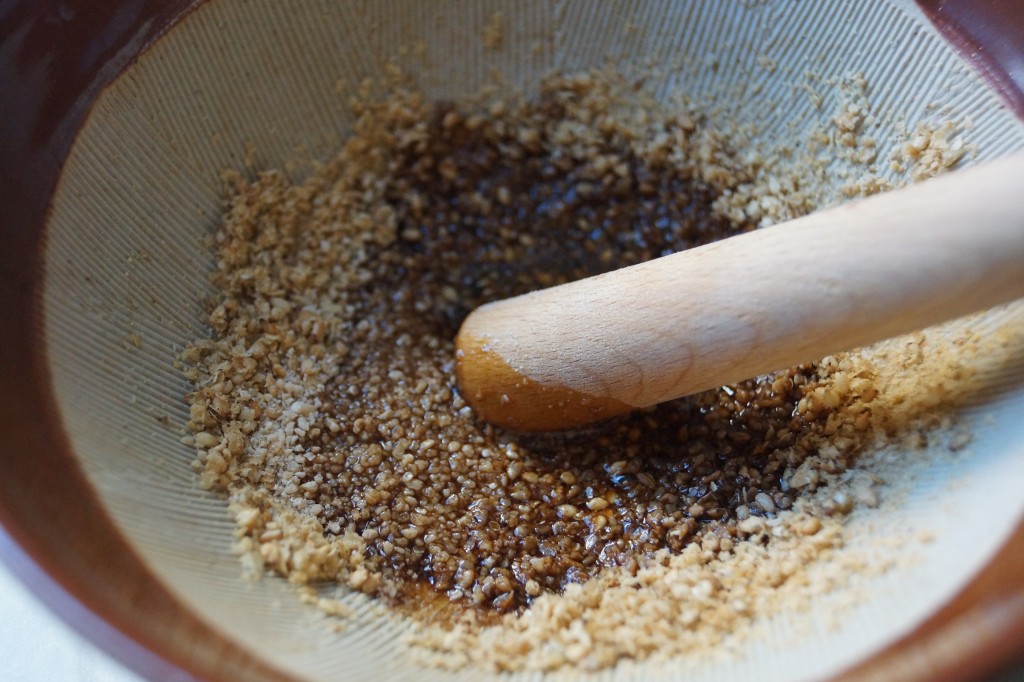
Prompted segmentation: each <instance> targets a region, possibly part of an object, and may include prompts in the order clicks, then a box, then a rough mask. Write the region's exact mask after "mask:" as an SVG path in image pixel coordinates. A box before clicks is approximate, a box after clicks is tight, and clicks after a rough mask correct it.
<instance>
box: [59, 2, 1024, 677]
mask: <svg viewBox="0 0 1024 682" xmlns="http://www.w3.org/2000/svg"><path fill="white" fill-rule="evenodd" d="M496 11H500V12H501V13H502V15H503V23H504V41H503V45H502V47H501V48H500V49H498V50H487V49H485V47H484V45H483V41H482V40H481V34H482V30H483V27H484V25H485V24H486V23H487V21H488V20H490V18H491V17H492V16H493V14H494V12H496ZM419 44H422V49H409V48H412V47H414V46H416V45H419ZM766 58H767V59H770V60H771V61H773V62H774V63H775V64H776V65H777V66H776V68H774V69H766V68H764V66H763V64H764V62H765V59H766ZM389 60H390V61H394V62H395V63H397V64H399V65H401V67H402V68H403V69H404V70H405V71H407V72H409V73H411V74H415V75H416V76H417V77H418V82H419V84H420V86H421V87H422V88H423V89H424V91H425V93H426V94H427V95H428V96H430V97H436V98H458V97H462V96H467V95H471V94H475V93H477V92H478V91H479V90H480V89H481V88H482V87H484V86H487V85H489V84H492V83H493V82H495V80H494V79H495V74H500V75H501V76H502V77H503V78H504V79H505V81H506V82H507V83H509V84H511V85H512V86H516V87H521V88H522V90H523V92H524V93H526V94H529V93H530V91H531V89H533V88H535V87H536V86H537V84H538V79H539V77H540V76H541V75H543V74H545V73H548V72H550V71H553V70H570V71H571V70H577V69H581V68H586V67H593V66H598V65H603V64H606V63H608V62H609V60H611V61H613V62H615V63H620V64H638V65H639V64H643V63H653V64H657V65H659V66H660V67H661V68H660V69H659V72H658V76H657V79H659V80H658V82H656V83H655V86H656V90H657V92H658V93H659V94H660V95H661V96H663V97H665V98H666V99H668V98H671V97H673V96H676V95H679V94H684V95H686V96H687V97H688V98H689V99H690V100H691V101H692V102H694V103H695V105H697V106H698V107H704V108H708V109H714V110H716V112H717V115H719V116H723V115H726V116H730V117H732V118H734V119H735V120H736V121H737V122H741V123H742V122H748V123H751V124H756V129H757V134H758V135H759V136H760V139H763V140H772V139H787V140H798V139H800V136H801V135H803V134H805V133H806V131H807V130H809V129H810V128H811V126H813V125H816V124H818V123H820V122H821V121H822V120H824V119H826V118H827V117H828V116H829V111H830V109H829V107H828V106H824V107H816V106H815V104H814V102H813V101H812V99H811V98H810V97H808V96H807V94H806V93H805V92H804V90H802V89H801V88H800V87H799V84H800V83H802V82H805V81H806V79H807V78H817V82H822V83H824V82H826V81H828V79H830V78H835V77H840V76H844V75H847V74H848V73H851V72H853V71H859V72H862V73H863V74H864V75H865V76H866V78H867V79H868V82H869V83H870V101H871V107H872V112H873V113H874V114H876V116H877V118H878V123H877V124H876V127H877V129H878V130H885V129H892V128H893V126H898V125H900V124H907V125H911V127H912V124H913V123H914V122H915V121H917V120H920V119H923V118H926V117H930V118H932V119H934V118H935V117H936V115H937V113H943V112H944V113H945V115H947V116H948V117H949V118H952V119H956V120H959V121H967V122H969V131H968V133H969V135H968V138H969V140H970V142H971V143H973V144H974V145H976V147H977V150H978V152H977V154H975V155H974V156H973V157H972V159H971V161H972V162H974V161H978V160H982V159H984V158H990V157H995V156H999V155H1001V154H1005V153H1007V152H1009V151H1011V150H1013V149H1017V148H1021V147H1024V132H1022V129H1021V126H1020V124H1019V123H1018V122H1017V121H1016V120H1015V119H1014V118H1013V117H1012V115H1011V114H1010V113H1009V112H1008V111H1007V110H1006V109H1005V108H1004V107H1003V106H1002V104H1001V103H1000V101H999V100H998V99H997V98H996V97H995V96H994V95H993V94H991V93H989V92H988V91H987V90H986V89H985V87H984V86H983V85H982V84H981V82H980V81H979V79H978V78H977V77H976V76H975V74H974V73H973V72H971V71H970V70H969V68H968V67H967V66H965V65H964V64H962V63H961V62H960V61H959V59H958V58H957V57H956V56H955V55H954V54H953V52H952V51H951V50H950V48H949V47H948V46H946V45H945V44H944V43H943V42H942V41H941V39H940V38H939V37H938V36H937V34H936V33H935V32H934V30H933V29H932V28H931V27H930V25H928V24H927V22H926V21H925V19H924V18H923V17H922V16H921V15H920V13H919V12H918V11H917V10H916V8H915V7H914V6H913V5H912V3H909V2H898V1H896V2H885V1H875V2H870V3H849V2H843V1H841V0H835V1H822V2H803V3H797V2H744V3H721V2H713V3H712V2H700V1H699V0H692V1H683V2H636V3H593V2H569V1H564V0H563V1H560V2H520V3H502V2H497V1H489V0H479V1H477V0H465V1H460V2H447V3H422V2H414V1H411V0H409V1H393V0H379V1H376V2H331V1H328V0H316V1H314V0H309V1H304V2H297V1H296V2H280V1H279V0H217V1H215V2H210V3H208V4H207V5H205V6H203V7H202V8H200V9H199V10H197V11H195V12H194V13H193V14H192V15H190V16H189V17H188V18H187V19H186V20H184V21H183V22H182V23H181V24H180V25H179V26H177V27H176V28H175V29H173V30H172V31H171V32H169V33H168V34H167V35H166V36H165V37H164V38H163V39H162V40H161V41H159V43H158V44H157V45H155V46H154V47H153V48H152V49H151V50H149V51H148V52H147V53H146V54H145V55H144V56H143V57H142V58H141V59H140V60H139V62H138V63H137V64H135V65H134V66H132V67H131V68H130V69H129V70H128V71H127V72H126V73H125V74H124V75H123V76H122V77H121V78H120V79H119V80H117V81H116V82H115V83H114V85H113V86H112V87H110V88H109V89H108V91H107V92H106V93H105V94H104V95H103V96H102V97H101V99H100V100H99V102H98V103H97V104H96V106H95V108H94V110H93V112H92V114H91V116H90V118H89V120H88V123H87V125H86V126H85V128H84V129H83V131H82V133H81V135H80V136H79V138H78V141H77V143H76V145H75V148H74V150H73V153H72V154H71V156H70V158H69V160H68V162H67V165H66V168H65V171H64V173H63V177H62V180H61V183H60V187H59V190H58V192H57V195H56V197H55V199H54V204H53V211H52V218H51V221H50V224H49V227H48V246H47V251H46V289H45V307H46V311H45V319H46V330H47V343H48V352H49V358H50V363H51V370H52V375H53V380H54V388H55V391H56V395H57V398H58V401H59V407H60V410H61V413H62V415H63V419H64V424H65V428H66V429H67V432H68V435H69V437H70V440H71V442H72V444H73V447H74V449H75V451H76V453H77V455H78V457H79V458H80V459H81V462H82V465H83V467H84V469H85V471H86V473H87V475H88V477H89V478H90V480H91V481H92V483H93V484H94V485H95V488H96V490H97V491H98V494H99V495H100V497H101V498H102V500H103V501H104V503H105V504H106V505H107V506H108V508H109V510H110V514H111V515H112V517H113V518H114V519H115V520H116V522H117V523H118V524H119V525H120V526H121V527H122V528H123V531H124V533H125V535H126V536H127V537H128V538H129V539H130V540H131V542H132V543H133V544H134V545H135V546H136V547H137V549H138V552H139V553H140V555H141V556H142V557H143V558H144V559H145V561H147V562H148V563H149V564H150V565H151V566H152V567H153V569H154V571H155V572H156V573H157V574H158V575H159V576H161V578H162V579H163V580H165V581H166V583H167V584H168V585H169V586H170V588H171V589H172V590H173V591H174V592H175V593H177V594H178V595H179V596H180V597H181V599H183V600H184V601H185V602H186V603H187V604H189V605H190V606H191V607H192V608H194V609H195V611H196V612H197V613H199V614H201V615H202V617H204V618H205V619H207V620H209V621H210V622H211V623H212V624H214V625H215V626H217V627H218V628H220V629H221V630H222V631H223V632H224V633H225V634H226V636H230V637H232V638H234V639H235V640H237V641H238V642H240V643H242V644H243V645H245V646H246V647H248V648H249V649H250V650H251V651H252V652H253V655H254V656H261V657H264V658H266V659H267V660H269V661H272V662H274V663H276V664H277V665H278V666H280V667H281V668H283V669H286V670H290V671H293V672H294V674H295V675H296V676H297V677H299V678H302V679H311V680H312V679H318V680H330V679H371V678H372V679H381V678H384V679H389V678H395V679H398V678H403V677H408V676H409V675H412V674H415V675H416V678H417V679H425V680H427V679H449V677H450V676H449V675H448V674H446V673H442V672H439V671H432V670H413V664H412V663H411V662H410V660H409V658H408V657H407V655H406V652H405V646H404V645H403V643H402V640H401V637H400V635H401V633H402V632H403V631H404V629H405V628H406V625H405V624H404V623H403V622H402V621H401V619H387V618H381V617H379V616H375V615H372V614H370V613H368V612H367V609H368V608H369V604H368V603H366V602H365V600H364V601H360V600H359V599H357V598H356V597H352V603H353V604H354V605H355V606H356V607H357V609H358V610H359V612H360V614H362V615H360V616H359V617H358V618H356V619H355V620H354V621H353V622H351V623H350V624H348V625H346V627H345V628H344V630H343V631H341V632H340V633H339V632H333V631H332V630H331V629H330V628H329V627H328V624H327V621H326V620H325V619H324V617H323V616H321V615H318V614H317V613H316V612H315V611H313V610H312V609H310V608H309V607H306V606H303V605H301V604H300V603H299V602H298V600H297V599H296V598H295V596H294V593H293V591H292V590H291V589H290V588H289V587H288V586H287V585H286V584H284V583H283V581H281V580H277V579H270V578H268V579H265V580H262V581H260V582H259V583H257V584H248V583H246V582H244V581H243V580H242V579H241V577H240V576H241V568H240V566H239V563H238V560H237V559H236V558H235V557H234V556H233V555H232V554H231V543H232V522H231V520H230V519H229V518H228V516H227V514H226V505H225V502H224V501H223V500H221V499H219V498H218V497H217V496H215V495H212V494H209V493H205V492H202V491H200V490H199V489H198V488H197V486H196V481H195V478H194V474H193V472H192V470H191V468H190V462H191V460H192V458H193V456H194V453H193V452H192V451H191V449H190V448H188V447H186V446H185V445H183V444H181V442H180V440H179V439H180V438H181V436H182V435H184V431H183V425H184V423H185V421H186V418H187V408H186V404H185V402H184V400H183V396H184V394H185V393H186V392H187V391H188V390H189V386H188V384H187V382H186V381H185V379H184V378H183V376H182V373H181V371H180V369H178V368H176V367H175V358H176V355H177V354H178V353H180V352H181V350H182V349H183V348H184V344H185V343H186V342H187V341H189V340H192V339H195V338H198V337H201V336H203V335H204V334H205V333H206V332H205V331H204V317H205V308H204V300H205V299H206V297H207V296H208V295H210V294H211V291H210V287H209V284H208V274H209V271H210V269H211V267H212V264H213V261H212V256H211V254H210V253H209V252H208V251H206V250H204V249H203V248H202V247H201V242H202V240H203V238H204V237H206V236H208V235H209V234H211V232H212V231H213V230H214V229H215V227H216V225H217V223H218V219H219V213H220V210H221V208H222V203H221V202H222V196H221V184H220V181H219V180H218V175H219V173H220V172H221V171H222V170H223V169H226V168H241V167H243V166H244V165H245V164H246V163H247V162H248V163H249V164H250V166H251V167H255V168H269V167H280V166H282V165H284V164H285V163H286V162H287V161H289V160H291V159H294V158H296V157H297V156H302V155H303V154H305V155H307V156H310V157H312V158H317V157H320V158H323V157H325V156H327V155H329V154H331V153H332V151H333V150H334V149H335V148H336V145H337V143H338V141H339V140H340V139H342V138H343V136H344V135H345V133H346V130H347V129H348V127H349V126H350V124H351V115H350V113H349V110H348V106H347V101H346V96H345V95H342V94H340V91H347V92H351V91H352V89H353V87H354V86H355V85H356V84H358V83H359V81H360V80H362V79H364V78H367V77H370V78H374V77H379V76H382V75H383V74H384V72H385V64H386V63H387V62H388V61H389ZM821 90H822V92H823V93H824V95H825V97H827V98H828V97H835V96H836V94H835V92H834V90H835V89H834V88H830V87H829V86H826V85H822V86H821ZM879 143H880V147H881V149H882V151H883V153H885V152H886V150H888V149H889V148H890V147H891V146H892V145H893V144H895V143H896V141H895V139H886V138H881V139H879ZM247 157H248V158H247ZM294 172H295V173H296V174H297V175H301V173H302V169H301V168H296V169H295V170H294ZM837 182H838V181H837ZM1014 316H1016V317H1014ZM1014 320H1016V322H1014ZM1022 320H1024V317H1022V313H1021V309H1020V306H1017V307H1010V308H1008V309H1004V310H1002V311H1001V312H999V313H995V314H994V315H993V316H992V318H991V319H990V320H989V321H988V322H987V323H988V324H991V325H992V326H993V327H995V326H999V325H1005V324H1008V323H1009V324H1021V323H1022ZM991 371H992V372H993V375H996V374H997V375H998V377H999V379H998V383H999V384H1000V385H1001V386H1002V387H1004V388H1005V389H1006V390H1005V391H1004V392H1003V393H1002V394H1001V397H1000V398H999V399H998V400H995V401H994V402H987V403H985V404H984V405H981V406H979V407H978V408H977V409H978V410H984V411H985V413H986V414H988V415H990V418H989V419H988V420H987V422H986V424H987V426H986V427H985V428H984V429H983V430H981V431H980V432H979V433H978V436H977V438H976V440H975V441H974V443H973V444H972V447H971V454H970V456H965V457H962V458H960V459H959V460H957V461H956V462H955V463H950V464H948V465H944V466H940V467H934V468H924V467H918V468H917V469H915V470H912V471H910V472H908V475H909V476H916V477H917V478H916V479H914V480H915V483H914V485H913V486H912V490H911V491H910V493H909V494H908V496H907V499H906V502H905V509H904V510H903V512H902V513H901V514H900V515H899V518H884V517H879V518H873V519H868V520H867V521H865V523H869V524H874V525H875V526H876V530H877V533H878V534H886V533H888V534H890V535H892V536H893V537H894V538H899V537H911V536H912V535H913V534H914V533H916V532H918V530H920V529H923V528H929V529H935V528H938V529H941V533H939V534H938V535H937V536H936V539H935V541H934V542H932V543H930V544H929V545H927V546H926V547H925V548H924V550H923V551H922V554H921V556H920V559H921V560H919V561H916V562H914V563H912V564H910V565H908V566H906V567H905V568H903V569H901V570H899V571H896V572H894V573H892V574H890V575H888V576H887V577H885V578H884V579H882V580H881V581H879V582H878V584H877V585H876V586H875V587H874V588H873V589H874V592H873V594H874V596H873V597H872V598H870V599H869V600H868V601H867V602H866V603H865V604H863V605H862V606H860V607H857V608H855V609H854V610H852V611H850V612H849V613H847V614H846V615H845V616H844V617H843V619H842V620H841V621H840V622H839V623H838V624H832V623H830V618H829V616H830V613H829V610H830V608H831V607H830V606H828V602H826V603H823V605H822V609H821V610H820V611H818V612H815V613H813V614H810V615H809V616H808V615H804V616H800V620H801V623H800V625H801V627H800V628H799V633H800V634H796V633H797V632H798V630H797V629H796V628H795V627H794V622H792V619H789V620H787V619H786V618H781V619H780V620H779V622H778V623H775V624H773V626H772V627H771V628H768V629H767V632H766V634H765V637H764V638H762V639H760V640H756V641H755V642H754V643H752V644H751V645H750V646H749V647H748V648H747V650H746V654H745V655H743V656H741V657H734V658H729V659H727V660H723V661H716V662H710V663H701V664H693V663H690V662H687V661H685V660H684V661H671V662H669V663H667V664H660V665H658V666H648V665H624V666H621V667H619V668H618V669H616V670H614V671H611V672H607V673H604V674H602V675H599V676H598V677H600V678H603V679H627V678H628V679H655V678H658V679H661V678H664V679H671V678H679V679H683V678H685V679H694V680H698V679H709V680H710V679H754V678H756V679H758V680H761V682H766V681H767V680H776V679H777V680H783V679H785V680H793V679H810V678H818V677H821V676H823V675H826V674H828V673H831V672H835V671H837V670H839V669H841V668H842V667H844V666H846V665H848V664H850V663H852V662H854V661H857V660H859V659H861V658H863V657H864V656H865V655H867V654H869V653H871V652H872V651H875V650H877V648H878V647H880V646H881V645H882V644H884V643H885V642H886V641H888V640H889V639H891V638H892V637H893V636H895V635H897V634H900V633H903V632H906V631H907V630H908V629H909V628H910V627H912V626H913V625H914V624H915V623H917V622H919V621H920V620H921V619H922V618H923V617H925V616H926V615H927V614H928V613H930V612H931V611H932V610H933V609H934V608H936V606H937V605H938V604H940V603H941V602H942V601H943V600H945V599H947V598H948V597H949V596H950V595H952V594H953V593H954V592H955V591H956V589H957V588H958V587H959V586H961V585H963V584H964V583H965V581H966V580H967V579H968V578H969V577H970V576H971V575H972V574H973V573H974V571H976V570H977V569H978V568H979V567H980V566H981V565H982V564H983V563H984V562H985V561H986V559H987V558H988V557H990V556H991V554H992V552H993V551H994V550H995V549H996V548H997V547H998V545H999V543H1000V542H1001V541H1002V540H1003V539H1004V538H1005V537H1006V536H1007V535H1008V533H1009V531H1010V530H1011V528H1012V527H1013V525H1014V523H1015V522H1016V520H1018V519H1019V518H1020V514H1021V509H1022V505H1024V500H1022V498H1021V495H1020V490H1021V483H1022V482H1024V425H1022V424H1021V422H1020V420H1019V415H1020V414H1022V413H1024V365H1022V364H1021V363H1018V365H1017V366H1015V367H1009V368H1007V367H997V368H992V369H991ZM876 516H877V515H876ZM894 551H895V550H894ZM83 570H86V567H83ZM456 678H457V679H467V680H469V679H479V672H477V671H472V670H470V671H466V672H464V673H462V674H461V675H459V676H456Z"/></svg>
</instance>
